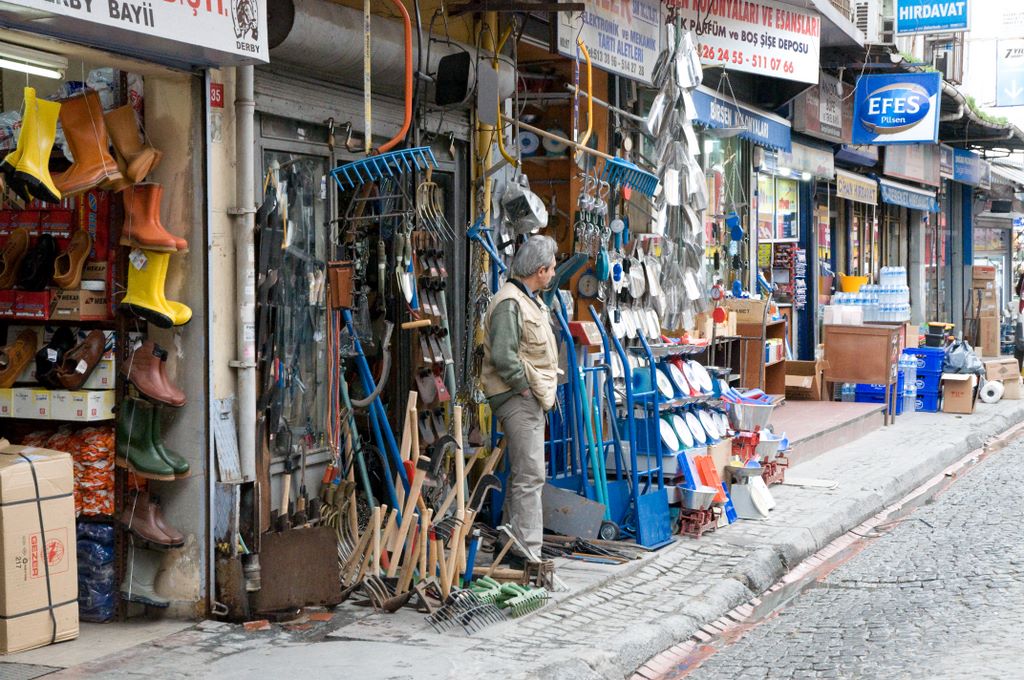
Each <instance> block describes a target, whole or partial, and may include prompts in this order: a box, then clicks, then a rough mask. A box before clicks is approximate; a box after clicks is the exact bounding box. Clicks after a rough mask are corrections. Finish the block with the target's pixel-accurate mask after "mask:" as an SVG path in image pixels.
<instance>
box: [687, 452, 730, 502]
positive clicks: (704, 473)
mask: <svg viewBox="0 0 1024 680" xmlns="http://www.w3.org/2000/svg"><path fill="white" fill-rule="evenodd" d="M693 462H694V464H695V465H696V466H697V473H698V474H699V475H700V483H701V484H703V485H704V486H710V487H714V488H716V489H722V478H721V477H719V476H718V468H716V467H715V460H714V458H712V457H711V456H696V457H695V458H694V459H693ZM725 500H726V495H725V490H724V489H722V490H721V491H719V492H718V495H716V496H715V502H716V503H723V502H725Z"/></svg>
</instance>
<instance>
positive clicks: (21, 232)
mask: <svg viewBox="0 0 1024 680" xmlns="http://www.w3.org/2000/svg"><path fill="white" fill-rule="evenodd" d="M30 240H31V237H30V236H29V233H28V229H26V228H25V227H18V228H17V229H15V230H14V231H12V232H11V235H10V236H8V237H7V240H6V241H4V245H3V248H0V288H14V284H15V283H16V282H17V280H18V271H19V270H20V269H21V260H22V258H24V257H25V253H27V252H28V244H29V241H30Z"/></svg>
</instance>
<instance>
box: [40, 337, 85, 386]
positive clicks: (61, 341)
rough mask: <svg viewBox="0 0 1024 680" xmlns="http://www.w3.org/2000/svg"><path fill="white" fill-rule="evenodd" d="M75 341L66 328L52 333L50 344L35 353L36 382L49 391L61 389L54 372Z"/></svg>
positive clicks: (76, 339)
mask: <svg viewBox="0 0 1024 680" xmlns="http://www.w3.org/2000/svg"><path fill="white" fill-rule="evenodd" d="M77 341H78V338H77V337H76V335H75V332H74V331H73V330H71V328H69V327H68V326H61V327H60V328H58V329H57V330H56V331H54V333H53V335H52V336H50V342H48V343H46V344H45V345H44V346H43V348H42V349H41V350H39V351H38V352H36V380H38V381H39V382H40V383H41V384H42V385H44V386H46V387H49V388H50V389H53V390H59V389H61V384H60V382H59V381H58V380H57V376H56V370H57V369H58V368H59V367H60V365H61V362H62V361H64V353H65V352H67V351H68V350H69V349H71V348H72V347H74V346H75V343H76V342H77Z"/></svg>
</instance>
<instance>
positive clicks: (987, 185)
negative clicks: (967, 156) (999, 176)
mask: <svg viewBox="0 0 1024 680" xmlns="http://www.w3.org/2000/svg"><path fill="white" fill-rule="evenodd" d="M978 187H979V188H981V189H985V190H986V191H987V190H989V189H991V188H992V164H991V163H989V162H988V161H982V162H981V178H980V179H979V180H978Z"/></svg>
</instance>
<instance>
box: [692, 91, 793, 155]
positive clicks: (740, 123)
mask: <svg viewBox="0 0 1024 680" xmlns="http://www.w3.org/2000/svg"><path fill="white" fill-rule="evenodd" d="M692 94H693V103H694V107H695V108H696V109H697V122H698V123H700V124H701V125H704V126H705V127H709V128H743V131H742V132H740V137H742V138H743V139H747V140H750V141H751V142H753V143H754V144H759V145H761V146H764V147H767V148H769V149H782V150H784V151H789V148H790V136H791V133H790V127H789V121H788V120H785V119H784V118H779V117H778V116H776V115H774V114H771V113H767V112H765V111H758V110H757V109H754V108H752V107H749V106H744V105H742V104H738V103H735V102H730V101H726V100H725V99H720V98H719V97H718V96H717V95H716V94H715V92H714V91H713V90H710V89H708V88H707V87H705V86H703V85H700V86H698V87H697V89H695V90H694V91H693V93H692Z"/></svg>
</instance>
